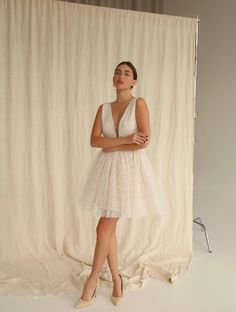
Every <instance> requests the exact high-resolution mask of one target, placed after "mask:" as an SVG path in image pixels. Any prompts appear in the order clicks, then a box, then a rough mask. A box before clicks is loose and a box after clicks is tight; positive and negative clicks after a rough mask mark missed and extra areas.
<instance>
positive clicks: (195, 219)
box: [193, 217, 212, 252]
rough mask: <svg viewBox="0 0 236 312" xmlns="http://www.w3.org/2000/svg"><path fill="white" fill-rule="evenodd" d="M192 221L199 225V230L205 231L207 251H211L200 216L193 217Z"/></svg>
mask: <svg viewBox="0 0 236 312" xmlns="http://www.w3.org/2000/svg"><path fill="white" fill-rule="evenodd" d="M193 222H195V223H197V224H198V225H200V226H201V231H204V233H205V237H206V241H207V247H208V251H209V252H212V250H211V247H210V243H209V239H208V235H207V229H206V226H205V225H204V224H203V223H202V220H201V218H199V217H197V218H194V219H193Z"/></svg>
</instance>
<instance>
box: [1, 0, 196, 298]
mask: <svg viewBox="0 0 236 312" xmlns="http://www.w3.org/2000/svg"><path fill="white" fill-rule="evenodd" d="M196 25H197V19H194V18H186V17H178V16H167V15H160V14H154V13H148V12H139V11H131V10H124V9H114V8H106V7H99V6H93V5H84V4H78V3H66V2H62V1H50V0H43V1H42V0H31V1H26V0H0V68H1V70H0V186H1V187H0V199H1V200H0V229H1V235H0V294H2V295H15V296H16V295H20V296H42V295H48V294H50V295H51V294H65V293H76V292H77V291H78V290H80V289H82V287H83V285H84V283H85V281H86V279H87V276H88V275H89V273H90V271H91V266H92V260H93V252H94V247H95V242H96V225H97V222H98V218H96V217H94V216H90V215H89V214H87V213H83V211H82V209H81V207H79V206H78V193H79V190H80V186H81V181H82V177H83V175H84V173H85V172H86V168H88V166H89V164H90V163H91V161H92V160H93V159H94V157H96V155H97V153H98V151H99V148H92V147H91V146H90V134H91V128H92V124H93V121H94V117H95V113H96V111H97V109H98V106H99V105H100V104H102V103H104V102H108V101H113V100H114V99H115V98H116V90H115V88H114V87H113V86H112V76H113V72H114V69H115V66H116V65H117V64H118V63H119V62H121V61H123V60H126V61H131V62H132V63H133V64H134V65H135V67H136V68H137V72H138V81H137V85H136V86H135V87H134V88H133V89H132V94H133V95H134V96H136V97H138V96H141V97H143V98H145V100H146V102H147V104H148V107H149V112H150V123H151V141H150V144H149V146H148V148H147V150H146V152H147V154H148V157H149V158H150V160H151V162H152V164H153V167H154V170H155V171H156V174H157V175H158V176H159V178H160V181H161V186H162V192H163V194H164V196H165V198H166V201H167V203H168V207H169V209H168V213H167V215H166V216H165V217H164V218H163V219H162V220H161V221H159V220H158V219H156V218H154V217H144V218H138V219H123V218H121V219H120V220H119V222H118V224H117V240H118V252H119V270H120V272H121V273H122V274H123V276H124V283H125V287H126V288H139V287H143V285H144V283H145V280H146V278H147V277H152V278H155V279H163V280H164V281H167V282H171V283H173V282H174V281H175V280H176V279H177V278H179V277H180V276H181V275H182V274H184V273H185V272H186V271H187V270H188V269H189V267H190V264H191V260H192V257H193V252H192V196H193V144H194V109H195V100H194V90H195V76H194V73H195V39H196V38H195V36H196ZM100 279H101V283H102V284H104V285H107V286H111V285H112V280H111V274H110V271H109V267H108V263H107V261H106V262H105V263H104V266H103V268H102V271H101V274H100Z"/></svg>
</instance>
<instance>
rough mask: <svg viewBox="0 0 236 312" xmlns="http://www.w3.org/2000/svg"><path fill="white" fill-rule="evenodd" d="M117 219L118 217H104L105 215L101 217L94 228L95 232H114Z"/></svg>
mask: <svg viewBox="0 0 236 312" xmlns="http://www.w3.org/2000/svg"><path fill="white" fill-rule="evenodd" d="M118 220H119V218H105V217H101V218H100V220H99V222H98V225H97V228H96V232H97V234H110V235H112V233H113V232H114V230H115V228H116V223H117V221H118Z"/></svg>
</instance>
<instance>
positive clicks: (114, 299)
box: [111, 274, 124, 305]
mask: <svg viewBox="0 0 236 312" xmlns="http://www.w3.org/2000/svg"><path fill="white" fill-rule="evenodd" d="M119 276H120V279H121V292H122V296H121V297H114V296H111V302H112V303H113V304H114V305H118V304H120V303H121V301H122V300H123V297H124V296H123V279H122V276H121V275H120V274H119Z"/></svg>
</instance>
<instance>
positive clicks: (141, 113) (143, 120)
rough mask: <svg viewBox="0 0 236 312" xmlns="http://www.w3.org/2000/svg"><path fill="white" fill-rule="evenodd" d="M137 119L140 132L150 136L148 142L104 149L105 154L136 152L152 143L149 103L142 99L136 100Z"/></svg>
mask: <svg viewBox="0 0 236 312" xmlns="http://www.w3.org/2000/svg"><path fill="white" fill-rule="evenodd" d="M135 117H136V122H137V128H138V131H140V132H143V133H145V134H146V135H148V137H147V141H146V142H145V143H142V144H140V145H139V144H136V143H131V144H120V145H117V146H113V147H109V148H103V151H104V152H114V151H134V150H138V149H142V148H146V147H147V146H148V144H149V142H150V121H149V110H148V106H147V103H146V102H145V100H144V99H143V98H141V97H139V98H138V99H137V100H136V109H135Z"/></svg>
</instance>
